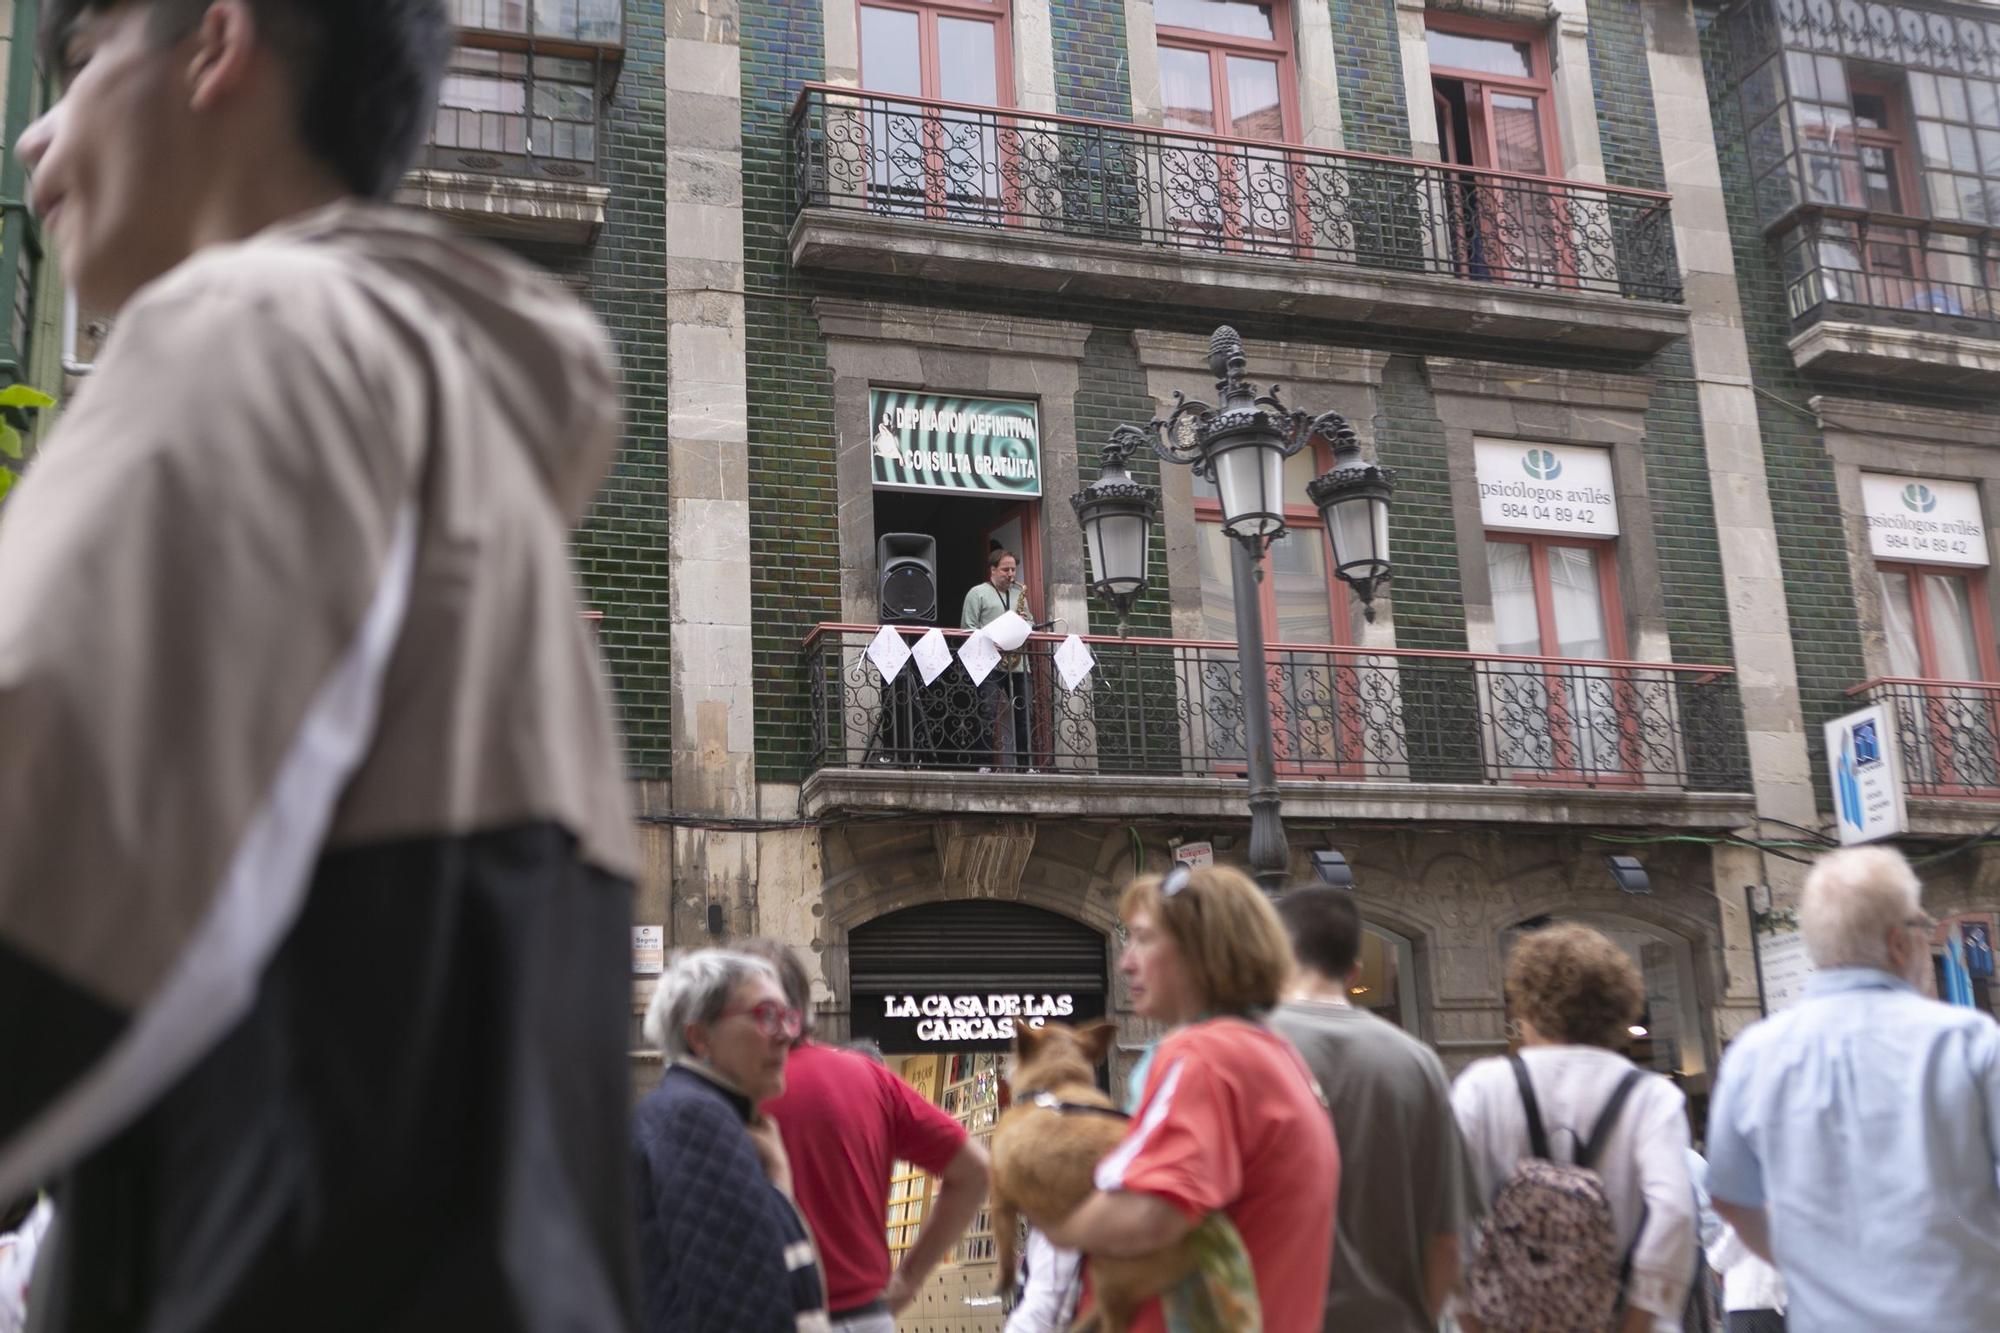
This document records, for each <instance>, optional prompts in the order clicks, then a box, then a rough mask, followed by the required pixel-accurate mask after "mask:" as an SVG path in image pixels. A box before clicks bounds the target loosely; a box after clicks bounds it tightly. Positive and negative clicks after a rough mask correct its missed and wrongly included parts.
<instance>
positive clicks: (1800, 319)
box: [1779, 208, 2000, 338]
mask: <svg viewBox="0 0 2000 1333" xmlns="http://www.w3.org/2000/svg"><path fill="white" fill-rule="evenodd" d="M1779 247H1780V253H1781V256H1782V259H1783V264H1784V273H1785V287H1786V292H1787V294H1788V297H1789V300H1790V305H1791V315H1792V323H1793V325H1794V327H1796V328H1801V329H1803V328H1805V327H1806V326H1808V325H1812V324H1817V323H1819V322H1820V321H1822V320H1830V319H1835V320H1850V321H1855V322H1858V323H1866V324H1887V325H1892V326H1895V327H1898V328H1912V329H1933V330H1937V331H1939V332H1944V333H1957V334H1964V335H1967V336H1969V337H1975V338H2000V228H1993V227H1982V226H1977V225H1974V224H1968V223H1950V222H1926V221H1924V220H1922V219H1919V218H1903V217H1893V216H1889V215H1886V214H1869V213H1863V212H1856V211H1854V210H1850V209H1832V208H1829V209H1823V210H1812V211H1808V212H1802V213H1800V214H1797V215H1794V217H1793V218H1792V219H1791V220H1790V223H1789V225H1788V226H1787V228H1786V230H1785V231H1783V232H1782V233H1781V234H1780V236H1779Z"/></svg>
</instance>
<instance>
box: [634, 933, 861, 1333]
mask: <svg viewBox="0 0 2000 1333" xmlns="http://www.w3.org/2000/svg"><path fill="white" fill-rule="evenodd" d="M801 1021H802V1019H801V1016H800V1014H799V1011H798V1010H796V1009H794V1008H792V1007H791V1006H790V1005H789V1004H788V1003H787V1002H786V1000H785V992H784V989H783V987H782V986H780V985H779V982H778V974H777V972H776V971H775V970H774V969H773V968H772V967H771V965H770V964H769V963H767V962H765V961H764V960H763V959H761V958H752V957H750V956H749V955H747V954H741V953H734V952H731V951H729V950H726V949H698V950H695V951H692V952H688V953H681V954H677V955H675V956H674V958H673V960H672V961H671V962H670V963H669V964H668V965H667V969H666V971H665V972H663V973H662V974H661V975H660V983H659V986H658V988H657V989H656V990H655V991H654V992H653V1002H652V1004H651V1005H650V1006H649V1007H648V1008H647V1010H646V1024H645V1032H646V1037H647V1039H648V1040H650V1041H652V1042H654V1043H656V1044H657V1045H658V1046H659V1047H660V1050H661V1051H662V1052H663V1053H664V1054H665V1056H666V1058H667V1069H666V1073H665V1074H663V1075H662V1076H661V1078H660V1086H659V1087H657V1088H655V1089H654V1090H653V1091H652V1092H651V1093H650V1094H648V1095H647V1097H646V1099H645V1100H644V1101H643V1102H641V1103H640V1104H639V1109H638V1110H637V1112H635V1113H634V1116H633V1127H632V1128H633V1137H632V1148H633V1159H634V1165H635V1168H636V1170H637V1173H638V1182H639V1258H640V1262H641V1275H642V1281H643V1282H644V1284H645V1293H644V1294H645V1308H646V1324H645V1326H646V1330H647V1333H795V1331H796V1333H816V1331H822V1330H825V1329H826V1328H827V1316H826V1286H825V1283H824V1281H823V1280H822V1278H821V1276H820V1269H819V1260H818V1256H817V1255H816V1254H815V1252H814V1250H813V1243H812V1237H811V1234H810V1233H809V1232H808V1231H807V1229H806V1224H805V1219H804V1218H803V1217H801V1216H800V1214H799V1210H798V1208H797V1206H796V1205H795V1204H794V1203H793V1202H792V1184H791V1175H792V1173H791V1167H790V1165H789V1164H788V1163H787V1161H786V1159H785V1149H784V1143H783V1141H782V1140H781V1139H780V1138H779V1137H778V1130H777V1126H776V1125H774V1124H772V1123H771V1121H770V1120H768V1119H767V1118H765V1117H764V1116H762V1115H760V1114H759V1113H758V1111H757V1108H758V1107H759V1106H761V1105H763V1104H764V1103H765V1102H767V1101H770V1100H771V1099H772V1098H773V1097H776V1096H777V1095H778V1094H779V1093H781V1092H783V1091H784V1090H785V1057H786V1055H787V1054H788V1053H789V1052H790V1050H791V1045H792V1039H793V1038H794V1037H796V1036H798V1035H799V1029H800V1024H801ZM608 1299H609V1297H608V1296H607V1300H608ZM607 1308H609V1306H608V1305H607Z"/></svg>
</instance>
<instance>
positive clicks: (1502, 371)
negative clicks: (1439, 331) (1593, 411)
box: [1424, 356, 1653, 413]
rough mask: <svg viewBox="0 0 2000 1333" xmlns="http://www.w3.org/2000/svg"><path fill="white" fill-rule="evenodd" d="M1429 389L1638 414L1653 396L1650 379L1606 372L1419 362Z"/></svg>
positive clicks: (1440, 359) (1433, 359)
mask: <svg viewBox="0 0 2000 1333" xmlns="http://www.w3.org/2000/svg"><path fill="white" fill-rule="evenodd" d="M1424 375H1425V378H1426V379H1428V380H1429V381H1430V386H1431V390H1432V392H1434V393H1440V394H1460V395H1463V396H1466V397H1471V398H1508V399H1514V400H1520V399H1532V400H1539V401H1543V402H1551V403H1561V404H1564V405H1565V406H1569V407H1581V406H1590V407H1601V408H1607V409H1609V410H1611V411H1623V412H1640V413H1643V412H1644V411H1645V410H1646V405H1647V403H1648V401H1649V400H1650V399H1651V398H1652V395H1653V378H1652V376H1650V375H1634V374H1627V373H1623V372H1619V371H1610V370H1582V369H1575V368H1555V367H1550V366H1524V365H1520V364H1519V363H1517V362H1511V361H1469V360H1463V359H1460V358H1457V357H1447V356H1428V357H1425V358H1424Z"/></svg>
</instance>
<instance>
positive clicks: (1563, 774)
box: [1486, 532, 1644, 786]
mask: <svg viewBox="0 0 2000 1333" xmlns="http://www.w3.org/2000/svg"><path fill="white" fill-rule="evenodd" d="M1486 540H1487V541H1489V542H1506V543H1512V544H1515V545H1521V546H1526V547H1527V548H1528V568H1529V573H1530V577H1531V579H1532V580H1533V583H1534V589H1535V628H1536V637H1537V638H1538V639H1539V640H1540V648H1541V651H1540V652H1539V653H1535V654H1532V656H1537V657H1551V658H1559V659H1560V658H1562V656H1563V654H1562V640H1561V639H1560V637H1558V633H1557V630H1556V611H1555V583H1554V580H1553V579H1551V578H1550V576H1549V550H1550V549H1551V548H1552V547H1558V546H1560V547H1564V548H1570V549H1581V550H1587V551H1590V552H1591V553H1592V555H1593V557H1594V563H1595V565H1596V567H1597V596H1598V602H1599V605H1600V606H1601V608H1602V611H1603V614H1604V648H1605V658H1604V659H1602V660H1606V661H1613V662H1623V661H1625V660H1626V652H1627V649H1626V638H1625V604H1624V597H1623V595H1622V594H1621V593H1620V591H1619V587H1618V539H1617V538H1615V537H1576V536H1569V535H1563V534H1555V533H1527V532H1488V533H1487V534H1486ZM1570 660H1576V661H1588V660H1590V659H1583V658H1579V659H1570ZM1545 674H1546V675H1547V677H1548V686H1547V688H1548V692H1549V696H1548V697H1549V703H1550V709H1549V712H1550V726H1549V739H1550V742H1551V744H1552V746H1553V756H1552V758H1553V764H1552V766H1551V767H1550V768H1548V769H1534V770H1525V771H1524V770H1513V771H1511V772H1510V777H1511V778H1512V779H1513V780H1514V781H1518V782H1525V783H1536V782H1549V783H1556V784H1559V785H1562V786H1574V785H1575V784H1576V783H1577V781H1578V780H1579V778H1580V777H1581V776H1583V765H1582V764H1581V763H1580V762H1579V756H1580V754H1581V748H1580V746H1579V744H1578V740H1577V737H1576V736H1575V735H1574V734H1573V732H1572V730H1571V728H1570V727H1568V726H1566V725H1564V723H1563V719H1564V718H1566V717H1568V716H1570V715H1571V709H1570V707H1569V704H1568V702H1567V700H1568V695H1569V692H1570V690H1571V688H1572V687H1571V684H1570V676H1569V674H1568V673H1567V672H1566V671H1565V669H1564V668H1562V667H1559V666H1554V665H1551V666H1549V667H1548V668H1547V669H1546V672H1545ZM1610 679H1611V682H1612V687H1611V688H1612V692H1613V697H1614V699H1616V700H1621V702H1618V703H1614V705H1613V706H1614V707H1616V708H1618V710H1619V713H1620V718H1619V725H1618V733H1619V755H1618V758H1619V760H1620V763H1619V766H1618V768H1617V769H1612V770H1607V769H1606V768H1605V766H1604V765H1603V764H1602V762H1601V761H1600V762H1597V763H1594V764H1593V766H1592V768H1591V772H1590V773H1589V775H1588V776H1589V779H1590V781H1591V783H1592V784H1593V785H1604V786H1628V785H1637V784H1638V782H1639V780H1640V774H1641V773H1642V772H1643V770H1644V765H1643V763H1641V762H1640V760H1639V746H1640V737H1639V731H1638V724H1637V720H1636V719H1635V718H1634V717H1633V716H1632V713H1631V710H1630V709H1629V708H1628V707H1626V706H1625V704H1624V703H1623V702H1622V700H1623V698H1624V695H1625V690H1624V688H1622V687H1623V686H1624V684H1625V683H1626V681H1627V680H1628V677H1627V676H1626V673H1625V672H1623V671H1621V670H1618V669H1617V668H1613V669H1612V670H1611V673H1610ZM1502 767H1503V768H1504V767H1506V766H1505V765H1502Z"/></svg>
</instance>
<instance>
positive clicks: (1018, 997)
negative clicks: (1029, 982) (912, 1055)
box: [850, 990, 1104, 1051]
mask: <svg viewBox="0 0 2000 1333" xmlns="http://www.w3.org/2000/svg"><path fill="white" fill-rule="evenodd" d="M1102 1017H1104V992H1102V991H1080V992H1078V991H1062V992H1043V991H994V992H988V991H979V992H972V991H966V992H962V993H961V992H943V991H932V992H929V993H927V994H922V995H915V994H909V993H905V992H898V993H895V994H882V993H879V992H878V993H875V994H869V993H867V992H865V991H860V990H857V991H856V992H855V995H854V1012H853V1015H852V1018H851V1021H850V1026H851V1027H852V1029H853V1032H854V1035H855V1036H856V1037H866V1038H869V1039H870V1040H872V1041H874V1042H875V1043H876V1044H877V1045H878V1046H880V1047H881V1048H882V1049H883V1050H885V1051H949V1050H959V1051H1001V1050H1005V1049H1007V1048H1008V1047H1009V1046H1011V1045H1012V1044H1013V1041H1014V1030H1015V1029H1016V1028H1017V1027H1030V1028H1038V1027H1040V1026H1042V1024H1044V1023H1047V1022H1050V1021H1054V1022H1058V1023H1068V1024H1071V1025H1079V1024H1083V1023H1089V1022H1091V1021H1093V1020H1095V1019H1099V1018H1102Z"/></svg>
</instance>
